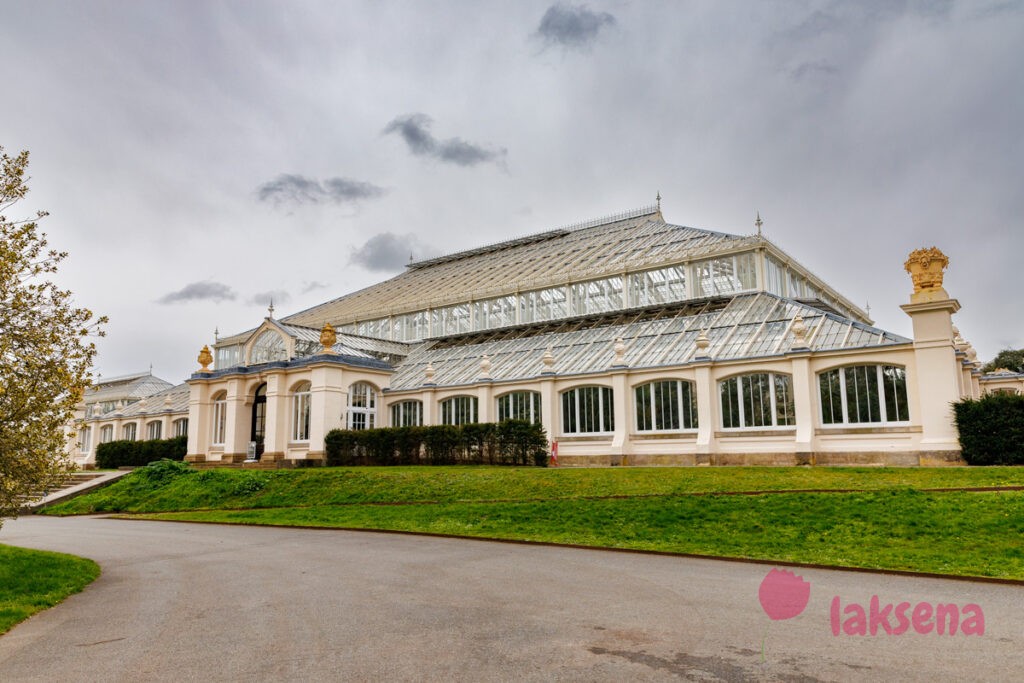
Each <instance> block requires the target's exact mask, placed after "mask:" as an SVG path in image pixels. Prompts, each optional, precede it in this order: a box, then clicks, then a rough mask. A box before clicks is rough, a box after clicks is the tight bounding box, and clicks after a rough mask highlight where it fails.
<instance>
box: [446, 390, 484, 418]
mask: <svg viewBox="0 0 1024 683" xmlns="http://www.w3.org/2000/svg"><path fill="white" fill-rule="evenodd" d="M438 407H439V408H440V415H441V424H443V425H464V424H474V423H476V422H479V421H480V399H479V398H477V397H476V396H473V395H472V394H459V395H457V396H449V397H448V398H445V399H441V401H439V402H438ZM467 416H468V418H469V419H466V418H467Z"/></svg>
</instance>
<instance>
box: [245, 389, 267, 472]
mask: <svg viewBox="0 0 1024 683" xmlns="http://www.w3.org/2000/svg"><path fill="white" fill-rule="evenodd" d="M266 433H267V383H266V382H264V383H263V384H261V385H259V386H258V387H256V395H255V396H254V397H253V400H252V431H251V433H250V435H249V440H250V441H255V442H256V459H257V460H259V459H260V456H261V455H263V437H264V436H266Z"/></svg>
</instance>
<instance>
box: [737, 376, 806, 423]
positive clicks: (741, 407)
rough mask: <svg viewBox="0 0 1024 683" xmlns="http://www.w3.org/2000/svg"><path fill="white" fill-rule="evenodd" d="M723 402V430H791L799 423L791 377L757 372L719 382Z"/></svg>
mask: <svg viewBox="0 0 1024 683" xmlns="http://www.w3.org/2000/svg"><path fill="white" fill-rule="evenodd" d="M718 391H719V395H720V397H721V399H722V427H723V428H724V429H750V428H755V427H791V426H793V425H795V424H796V416H795V411H794V409H793V390H792V383H791V381H790V378H789V375H779V374H776V373H774V372H756V373H751V374H749V375H739V376H737V377H730V378H729V379H726V380H722V381H721V382H719V383H718Z"/></svg>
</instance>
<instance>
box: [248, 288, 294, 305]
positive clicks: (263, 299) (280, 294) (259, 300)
mask: <svg viewBox="0 0 1024 683" xmlns="http://www.w3.org/2000/svg"><path fill="white" fill-rule="evenodd" d="M291 298H292V295H291V294H289V293H288V292H286V291H284V290H283V289H271V290H268V291H266V292H258V293H256V294H253V295H252V296H251V297H249V299H248V301H246V303H248V304H253V305H255V306H268V305H269V304H270V302H271V301H273V302H274V305H275V306H277V305H278V304H285V303H288V302H289V301H291Z"/></svg>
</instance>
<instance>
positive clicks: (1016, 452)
mask: <svg viewBox="0 0 1024 683" xmlns="http://www.w3.org/2000/svg"><path fill="white" fill-rule="evenodd" d="M953 409H954V412H955V414H956V427H957V429H958V430H959V431H960V449H961V451H962V454H963V458H964V460H966V461H967V463H968V464H970V465H1024V396H1018V395H1014V394H1003V393H999V394H988V395H986V396H983V397H982V398H980V399H978V400H973V399H965V400H963V401H960V402H959V403H954V404H953Z"/></svg>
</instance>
